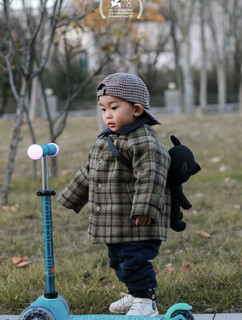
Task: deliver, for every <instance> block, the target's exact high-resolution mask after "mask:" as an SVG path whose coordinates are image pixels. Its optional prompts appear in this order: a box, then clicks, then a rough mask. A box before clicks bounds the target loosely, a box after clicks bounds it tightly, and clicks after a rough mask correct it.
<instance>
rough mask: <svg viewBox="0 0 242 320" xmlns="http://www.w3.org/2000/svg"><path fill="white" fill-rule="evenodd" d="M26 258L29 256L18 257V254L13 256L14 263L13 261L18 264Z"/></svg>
mask: <svg viewBox="0 0 242 320" xmlns="http://www.w3.org/2000/svg"><path fill="white" fill-rule="evenodd" d="M26 259H27V257H16V256H14V257H13V258H12V263H13V265H14V266H16V265H17V264H19V263H22V262H24V261H26Z"/></svg>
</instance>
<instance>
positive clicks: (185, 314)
mask: <svg viewBox="0 0 242 320" xmlns="http://www.w3.org/2000/svg"><path fill="white" fill-rule="evenodd" d="M179 315H181V319H179V317H178V319H177V320H184V318H185V319H186V320H194V317H193V315H192V313H191V312H190V311H188V310H176V311H174V312H173V313H172V315H171V318H170V319H171V320H172V318H175V317H176V316H179Z"/></svg>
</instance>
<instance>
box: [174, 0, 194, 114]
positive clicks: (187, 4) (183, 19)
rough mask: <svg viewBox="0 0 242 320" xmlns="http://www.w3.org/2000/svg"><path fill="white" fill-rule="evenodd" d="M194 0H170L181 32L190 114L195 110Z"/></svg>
mask: <svg viewBox="0 0 242 320" xmlns="http://www.w3.org/2000/svg"><path fill="white" fill-rule="evenodd" d="M194 3H195V1H194V0H186V1H179V0H170V8H172V13H173V15H175V21H176V24H177V25H178V28H179V30H180V32H181V37H180V40H179V45H180V52H179V53H180V56H179V58H180V61H179V65H180V68H181V70H182V80H183V93H184V111H185V112H187V113H189V112H191V111H192V110H193V106H194V101H193V100H194V96H193V79H192V68H191V55H190V54H191V44H190V41H191V40H190V29H191V23H192V14H193V8H194ZM177 39H178V38H177Z"/></svg>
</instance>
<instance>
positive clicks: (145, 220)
mask: <svg viewBox="0 0 242 320" xmlns="http://www.w3.org/2000/svg"><path fill="white" fill-rule="evenodd" d="M151 221H152V219H151V218H150V217H147V216H143V215H139V216H135V224H136V226H138V225H140V224H151Z"/></svg>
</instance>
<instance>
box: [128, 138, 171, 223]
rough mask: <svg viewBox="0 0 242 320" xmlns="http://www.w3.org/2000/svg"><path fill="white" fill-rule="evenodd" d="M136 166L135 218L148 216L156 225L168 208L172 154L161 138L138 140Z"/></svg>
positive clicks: (134, 162) (135, 148) (134, 170)
mask: <svg viewBox="0 0 242 320" xmlns="http://www.w3.org/2000/svg"><path fill="white" fill-rule="evenodd" d="M146 139H147V140H146ZM132 163H133V174H134V178H135V182H134V196H133V203H132V211H131V218H134V216H136V215H146V216H149V217H151V218H152V219H153V220H154V221H156V220H157V218H158V216H159V215H161V214H162V211H163V208H164V205H165V192H166V182H167V174H168V170H169V166H170V156H169V153H168V151H167V150H166V148H165V147H164V146H163V144H162V143H161V142H160V141H159V140H158V138H157V139H151V137H147V138H145V139H138V141H136V143H135V145H134V146H133V161H132Z"/></svg>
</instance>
